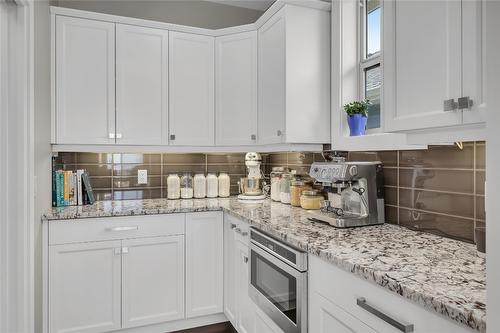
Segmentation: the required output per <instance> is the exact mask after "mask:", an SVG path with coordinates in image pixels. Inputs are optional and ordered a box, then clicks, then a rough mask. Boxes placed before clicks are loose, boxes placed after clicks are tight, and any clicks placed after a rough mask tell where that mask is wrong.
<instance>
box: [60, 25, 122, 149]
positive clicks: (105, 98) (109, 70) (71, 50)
mask: <svg viewBox="0 0 500 333" xmlns="http://www.w3.org/2000/svg"><path fill="white" fill-rule="evenodd" d="M55 34H56V35H55V38H56V41H55V53H56V54H55V57H56V63H55V64H56V68H55V74H56V77H55V80H56V84H55V89H56V92H55V96H56V106H55V110H56V112H55V116H56V143H58V144H110V143H114V142H115V140H114V139H112V138H110V134H113V133H114V128H115V25H114V23H109V22H101V21H94V20H88V19H80V18H74V17H66V16H56V32H55Z"/></svg>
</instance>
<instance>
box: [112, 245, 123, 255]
mask: <svg viewBox="0 0 500 333" xmlns="http://www.w3.org/2000/svg"><path fill="white" fill-rule="evenodd" d="M113 253H114V254H115V255H116V256H117V255H119V254H122V249H120V248H119V247H117V248H115V249H114V251H113Z"/></svg>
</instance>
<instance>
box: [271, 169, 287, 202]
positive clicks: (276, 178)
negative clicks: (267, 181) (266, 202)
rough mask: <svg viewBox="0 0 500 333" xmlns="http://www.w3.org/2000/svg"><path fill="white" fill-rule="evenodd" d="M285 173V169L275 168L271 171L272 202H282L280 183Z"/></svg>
mask: <svg viewBox="0 0 500 333" xmlns="http://www.w3.org/2000/svg"><path fill="white" fill-rule="evenodd" d="M283 172H285V168H284V167H273V169H272V171H271V175H270V176H271V200H273V201H281V198H280V193H281V187H280V181H281V175H282V174H283Z"/></svg>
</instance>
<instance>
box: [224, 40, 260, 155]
mask: <svg viewBox="0 0 500 333" xmlns="http://www.w3.org/2000/svg"><path fill="white" fill-rule="evenodd" d="M215 43H216V66H215V68H216V78H215V81H216V99H215V101H216V121H217V124H216V144H218V145H251V144H255V142H256V139H255V138H256V135H257V32H256V31H251V32H244V33H239V34H234V35H229V36H223V37H217V38H216V40H215Z"/></svg>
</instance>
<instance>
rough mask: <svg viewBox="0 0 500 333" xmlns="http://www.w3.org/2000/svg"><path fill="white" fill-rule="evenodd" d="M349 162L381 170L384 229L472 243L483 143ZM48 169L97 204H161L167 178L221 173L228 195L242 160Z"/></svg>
mask: <svg viewBox="0 0 500 333" xmlns="http://www.w3.org/2000/svg"><path fill="white" fill-rule="evenodd" d="M262 157H263V170H264V173H265V174H267V175H269V173H270V172H271V168H272V167H274V166H285V167H289V168H291V169H294V170H297V173H308V172H309V168H310V165H311V163H312V162H313V161H323V157H322V155H321V153H320V152H314V153H312V152H311V153H308V152H301V153H297V152H293V153H292V152H288V153H287V152H283V153H269V154H263V155H262ZM348 158H349V160H359V161H376V160H380V161H382V163H383V164H384V178H385V199H386V209H385V215H386V221H387V222H388V223H395V224H401V225H404V226H407V227H410V228H414V229H419V230H422V231H425V232H431V233H436V234H440V235H445V236H448V237H453V238H458V239H462V240H465V241H469V242H473V241H474V226H475V225H477V226H481V225H484V220H485V211H484V182H485V178H486V177H485V170H484V169H485V143H484V142H466V143H464V144H463V149H461V148H459V147H458V146H456V145H448V146H430V147H429V149H427V150H406V151H381V152H350V153H349V156H348ZM54 168H55V169H60V168H64V169H66V170H76V169H80V168H81V169H86V170H87V171H88V172H89V174H90V179H91V182H92V185H93V187H94V190H95V194H96V198H97V200H112V199H114V200H125V199H145V198H161V197H166V183H167V182H166V177H167V175H168V174H169V173H181V172H184V171H189V172H193V173H195V172H203V173H207V172H220V171H225V172H228V173H229V175H230V177H231V193H232V194H237V193H238V185H237V182H238V180H239V178H240V177H244V176H245V174H246V168H245V154H244V153H230V154H223V153H213V154H201V153H190V154H140V153H139V154H118V153H114V154H111V153H59V154H58V156H57V157H56V158H55V159H54ZM139 169H146V170H148V184H137V170H139Z"/></svg>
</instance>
